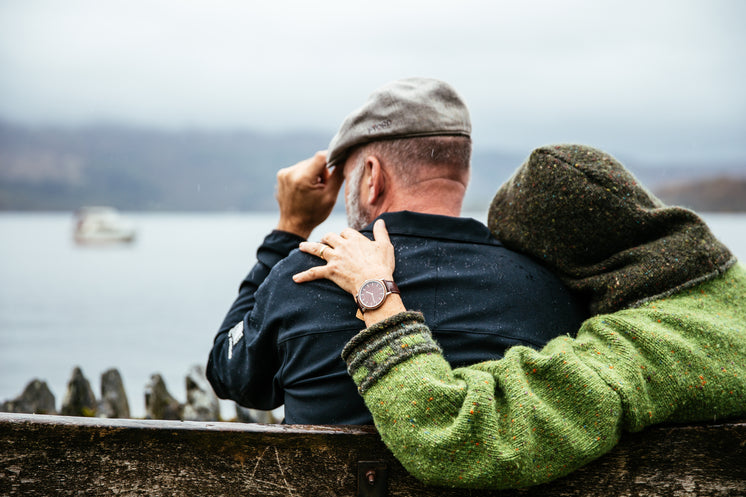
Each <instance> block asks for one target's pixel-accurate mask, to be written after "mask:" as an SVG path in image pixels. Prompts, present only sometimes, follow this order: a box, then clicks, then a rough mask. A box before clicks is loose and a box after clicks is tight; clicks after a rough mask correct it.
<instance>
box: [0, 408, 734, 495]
mask: <svg viewBox="0 0 746 497" xmlns="http://www.w3.org/2000/svg"><path fill="white" fill-rule="evenodd" d="M371 480H372V482H371ZM365 485H368V486H365ZM359 486H362V488H359ZM0 495H148V496H153V495H156V496H157V495H189V496H191V495H195V496H196V495H199V496H211V495H241V496H261V497H271V496H296V497H301V496H309V497H324V496H350V497H355V496H358V495H387V496H401V497H415V496H417V497H423V496H424V497H427V496H437V497H451V496H454V497H455V496H462V495H469V496H472V497H479V496H498V495H499V496H501V497H513V496H523V497H526V496H596V495H656V496H665V495H671V496H673V495H676V496H698V497H700V496H715V495H717V496H723V495H734V496H735V495H746V422H729V423H722V424H710V425H694V426H659V427H655V428H652V429H648V430H646V431H644V432H642V433H638V434H626V435H625V436H624V437H623V439H622V441H621V443H620V444H619V445H618V446H617V447H616V448H615V449H614V450H613V451H611V452H610V453H609V454H607V455H606V456H604V457H602V458H601V459H599V460H597V461H595V462H593V463H591V464H589V465H588V466H586V467H584V468H581V469H580V470H578V471H576V472H575V473H573V474H571V475H569V476H567V477H565V478H562V479H559V480H556V481H554V482H551V483H548V484H545V485H540V486H537V487H530V488H528V489H523V490H516V491H503V492H497V491H477V490H472V491H469V490H456V489H444V488H435V487H425V486H424V485H422V484H421V483H420V482H418V481H417V480H416V479H414V478H413V477H411V476H409V475H408V474H407V472H406V471H405V470H404V469H403V468H402V467H401V465H400V464H399V463H398V462H397V461H396V460H395V459H394V458H393V456H392V455H391V453H390V452H389V451H388V449H387V448H386V447H385V446H384V444H383V443H382V442H381V441H380V439H379V437H378V434H377V433H376V431H375V429H373V428H372V427H361V426H344V427H338V426H293V425H290V426H287V425H258V424H241V423H198V422H180V421H142V420H120V419H96V418H76V417H63V416H42V415H33V414H5V413H0Z"/></svg>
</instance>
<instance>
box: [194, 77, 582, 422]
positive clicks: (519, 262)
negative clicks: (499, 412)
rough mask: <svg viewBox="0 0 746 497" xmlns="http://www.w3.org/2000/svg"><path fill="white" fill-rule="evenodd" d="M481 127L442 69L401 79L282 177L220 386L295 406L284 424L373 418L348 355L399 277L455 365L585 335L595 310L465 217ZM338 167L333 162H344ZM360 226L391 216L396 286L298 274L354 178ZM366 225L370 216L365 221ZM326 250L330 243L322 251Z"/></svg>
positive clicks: (232, 394)
mask: <svg viewBox="0 0 746 497" xmlns="http://www.w3.org/2000/svg"><path fill="white" fill-rule="evenodd" d="M470 133H471V124H470V119H469V113H468V110H467V108H466V106H465V104H464V103H463V100H462V99H461V97H460V96H459V95H458V94H457V93H456V92H455V91H454V90H453V88H451V87H450V86H449V85H447V84H445V83H443V82H440V81H436V80H431V79H423V78H411V79H405V80H400V81H395V82H393V83H390V84H388V85H385V86H383V87H382V88H379V89H378V90H376V91H375V92H373V93H372V94H371V95H370V97H369V98H368V101H367V102H366V103H365V105H363V107H361V108H360V109H358V110H356V111H355V112H353V113H352V114H350V115H349V116H348V117H347V119H346V120H345V121H344V122H343V124H342V126H341V128H340V130H339V131H338V133H337V135H336V136H335V137H334V138H333V139H332V141H331V143H330V145H329V151H328V157H327V155H326V154H324V153H317V154H316V155H315V156H314V157H312V158H311V159H308V160H306V161H303V162H300V163H298V164H296V165H295V166H293V167H291V168H287V169H283V170H281V171H280V172H279V173H278V191H277V199H278V203H279V205H280V220H279V222H278V225H277V229H276V230H275V231H273V232H272V233H270V234H269V235H268V236H267V238H265V240H264V243H263V244H262V246H261V247H259V249H258V251H257V263H256V265H255V266H254V268H253V269H252V270H251V272H250V273H249V275H248V276H247V277H246V279H244V281H243V283H242V284H241V287H240V290H239V295H238V298H237V299H236V301H235V302H234V304H233V306H232V307H231V309H230V311H229V312H228V314H227V316H226V317H225V320H224V321H223V324H222V325H221V327H220V330H219V332H218V334H217V336H216V338H215V343H214V346H213V349H212V351H211V353H210V357H209V361H208V365H207V376H208V379H209V380H210V382H211V384H212V386H213V388H214V389H215V392H216V393H217V394H218V396H220V397H222V398H230V399H233V400H235V401H237V402H238V403H239V404H241V405H244V406H246V407H252V408H256V409H273V408H275V407H278V406H280V405H283V404H284V405H285V422H287V423H302V424H368V423H371V422H372V419H371V416H370V414H369V413H368V410H367V409H366V407H365V405H364V404H363V402H362V399H361V398H360V396H359V395H358V393H357V389H356V387H355V385H354V383H353V382H352V381H351V380H350V378H349V377H348V376H347V372H346V366H345V363H344V362H343V361H342V359H341V358H340V352H341V351H342V348H343V347H344V345H345V344H346V343H347V342H348V341H349V340H350V339H351V338H352V337H353V336H355V334H356V333H357V332H358V331H359V330H360V329H361V328H362V327H364V325H363V323H362V322H361V321H360V320H358V319H357V318H356V317H355V314H356V310H357V308H358V307H360V308H361V309H362V310H365V309H366V305H368V309H372V308H373V306H375V305H377V304H380V302H368V301H367V300H366V299H367V297H371V298H374V297H377V298H378V299H379V300H381V299H385V298H386V296H387V294H388V292H396V291H397V288H396V285H398V287H399V288H401V290H402V293H403V295H404V301H405V304H406V306H407V308H409V309H417V310H420V311H422V312H423V314H424V315H425V316H426V318H427V320H428V323H429V325H430V326H431V329H432V330H433V336H434V337H435V339H436V340H437V341H438V342H439V343H440V345H441V346H442V348H443V350H444V352H445V357H446V359H447V360H448V361H449V362H450V363H451V364H452V365H453V366H461V365H466V364H471V363H474V362H478V361H484V360H490V359H499V358H500V357H502V354H503V352H504V351H505V349H507V348H508V347H510V346H512V345H519V344H520V345H527V346H530V347H534V348H540V347H542V346H543V345H544V344H545V343H546V342H547V341H549V340H550V339H551V338H553V337H555V336H557V335H560V334H566V333H574V332H575V331H576V330H577V329H578V327H579V325H580V323H581V321H582V320H583V318H584V317H585V312H584V311H582V310H581V308H580V306H579V305H578V304H577V302H576V301H575V300H574V298H573V297H572V296H571V295H570V294H569V293H568V291H567V290H566V288H565V287H564V286H563V285H562V284H561V282H560V281H559V280H558V279H557V278H556V277H555V276H553V275H552V274H551V273H549V272H548V271H547V270H546V269H544V268H543V267H542V266H540V265H538V264H537V263H536V262H534V261H532V260H531V259H529V258H528V257H526V256H523V255H520V254H517V253H515V252H511V251H509V250H507V249H506V248H505V247H503V246H502V245H501V244H500V243H499V242H498V241H496V240H495V239H494V238H493V237H492V236H491V234H490V232H489V230H488V229H487V227H486V226H484V225H483V224H481V223H479V222H477V221H475V220H473V219H465V218H460V217H458V216H459V215H460V212H461V205H462V202H463V198H464V193H465V191H466V185H467V183H468V179H469V163H470V156H471V139H470ZM332 168H333V169H332ZM344 179H346V187H345V204H346V208H347V214H348V220H349V224H350V226H351V227H353V228H355V229H360V230H361V231H362V233H363V234H365V235H366V236H368V237H372V234H371V223H372V222H373V221H374V220H375V219H376V218H378V217H380V218H382V219H384V220H385V222H386V226H387V228H388V231H389V236H390V238H391V241H392V243H393V245H394V247H395V252H396V261H397V264H396V270H395V272H394V275H393V277H394V281H395V282H396V283H395V284H394V283H393V282H391V281H387V282H384V283H381V284H378V285H379V288H380V290H381V291H380V293H379V294H378V295H375V294H374V293H369V294H367V293H365V292H361V294H360V295H359V298H358V305H357V306H356V305H355V302H354V301H353V300H352V299H350V296H349V294H347V293H346V292H345V291H344V290H342V289H340V288H339V287H337V286H336V285H335V284H333V283H331V282H330V281H326V280H319V281H313V282H310V283H304V284H296V283H294V281H293V279H292V278H293V275H295V274H298V273H301V272H303V271H306V270H308V269H310V268H312V267H314V266H316V265H318V262H319V259H318V258H316V257H314V256H312V255H309V254H305V253H302V252H300V251H297V250H293V249H295V248H296V247H297V246H298V244H299V243H300V242H302V241H303V240H305V239H306V238H308V236H309V235H310V234H311V232H312V231H313V229H314V228H315V227H316V226H318V225H319V224H320V223H321V222H322V221H323V220H324V219H326V217H327V216H328V215H329V213H330V212H331V209H332V207H333V205H334V202H335V199H336V197H337V193H338V191H339V189H340V188H341V184H342V181H343V180H344ZM366 225H367V226H366ZM319 255H320V256H321V257H322V258H323V251H322V252H321V253H320V254H319Z"/></svg>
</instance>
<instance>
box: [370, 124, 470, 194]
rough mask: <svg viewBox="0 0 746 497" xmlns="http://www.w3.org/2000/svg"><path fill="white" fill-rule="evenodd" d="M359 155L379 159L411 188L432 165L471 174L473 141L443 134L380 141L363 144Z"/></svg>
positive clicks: (457, 172) (458, 172)
mask: <svg viewBox="0 0 746 497" xmlns="http://www.w3.org/2000/svg"><path fill="white" fill-rule="evenodd" d="M356 152H357V153H361V152H362V153H363V154H365V155H367V154H372V155H376V156H378V157H379V158H380V159H381V160H382V161H383V162H384V163H385V164H386V166H387V167H389V168H390V169H391V170H392V172H393V173H394V174H395V175H396V177H397V179H398V180H399V181H401V182H402V183H403V184H406V185H412V184H415V183H417V181H419V179H420V178H421V177H422V175H423V174H424V173H426V172H427V169H428V168H432V167H433V166H440V167H447V168H448V169H449V170H450V172H451V173H455V174H458V175H461V174H465V175H468V173H469V165H470V163H471V138H469V137H467V136H448V135H443V136H423V137H416V138H400V139H394V140H380V141H375V142H372V143H368V144H366V145H362V146H360V147H359V149H358V150H357V151H356ZM358 160H359V157H358Z"/></svg>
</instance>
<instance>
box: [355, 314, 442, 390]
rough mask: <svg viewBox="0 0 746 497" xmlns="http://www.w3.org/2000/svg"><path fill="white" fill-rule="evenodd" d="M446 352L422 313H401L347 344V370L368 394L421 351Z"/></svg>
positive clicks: (368, 329) (366, 330)
mask: <svg viewBox="0 0 746 497" xmlns="http://www.w3.org/2000/svg"><path fill="white" fill-rule="evenodd" d="M433 352H434V353H442V350H441V348H440V347H439V346H438V344H437V343H435V341H434V340H433V338H432V335H431V333H430V329H429V328H428V327H427V326H426V325H425V318H424V317H423V316H422V314H420V313H419V312H411V311H407V312H401V313H399V314H396V315H394V316H391V317H389V318H387V319H384V320H383V321H381V322H378V323H376V324H374V325H373V326H371V327H369V328H367V329H365V330H363V331H361V332H360V333H358V334H357V335H356V336H355V337H354V338H353V339H352V340H350V341H349V343H348V344H347V345H345V348H344V350H343V351H342V359H343V360H344V361H345V362H346V363H347V372H348V373H349V374H350V376H352V379H353V380H354V381H355V384H357V389H358V391H359V392H360V394H364V393H365V392H366V391H367V390H368V389H369V388H370V387H372V386H373V385H374V384H375V383H376V381H378V380H379V379H380V378H382V377H383V376H384V375H385V374H386V373H388V372H389V371H390V370H391V368H393V367H394V366H396V365H397V364H399V363H401V362H403V361H405V360H407V359H409V358H410V357H414V356H415V355H418V354H430V353H433Z"/></svg>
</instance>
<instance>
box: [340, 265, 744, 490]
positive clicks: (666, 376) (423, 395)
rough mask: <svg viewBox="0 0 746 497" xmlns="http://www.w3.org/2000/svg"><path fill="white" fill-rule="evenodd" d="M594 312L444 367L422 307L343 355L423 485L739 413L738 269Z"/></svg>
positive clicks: (501, 479)
mask: <svg viewBox="0 0 746 497" xmlns="http://www.w3.org/2000/svg"><path fill="white" fill-rule="evenodd" d="M729 274H730V275H731V278H730V279H728V278H725V279H724V280H723V281H720V280H718V281H717V282H712V283H707V284H703V285H700V286H699V287H696V288H694V289H691V290H689V291H687V292H684V294H683V295H680V296H677V297H676V298H671V299H667V300H665V301H655V302H652V303H650V304H646V305H645V306H642V307H641V308H638V309H628V310H625V311H619V312H617V313H614V314H607V315H600V316H596V317H593V318H591V319H589V320H587V321H586V322H585V323H583V325H582V327H581V329H580V330H579V332H578V335H577V337H576V338H575V339H573V338H570V337H567V336H563V337H558V338H555V339H554V340H552V341H550V342H549V343H548V344H547V345H546V346H545V347H544V348H543V349H542V350H541V351H536V350H533V349H530V348H526V347H513V348H511V349H509V350H508V351H507V353H506V354H505V357H504V358H503V359H501V360H497V361H490V362H484V363H480V364H476V365H474V366H470V367H466V368H459V369H452V368H451V367H450V366H449V364H448V363H447V362H446V361H445V359H444V358H443V356H442V354H441V353H440V352H439V349H438V347H437V344H436V343H435V342H434V341H433V339H432V337H431V336H430V332H429V330H428V329H427V327H426V326H425V324H424V319H423V317H422V315H420V314H417V313H411V312H407V313H402V314H398V315H396V316H394V317H392V318H390V319H389V320H387V321H384V322H381V323H379V324H377V325H374V326H372V327H371V328H369V329H367V330H364V331H363V332H361V334H359V335H358V336H357V337H356V338H355V339H353V340H352V341H351V342H350V343H349V344H348V345H347V347H346V348H345V350H344V352H343V358H344V359H345V360H346V362H347V364H348V370H349V372H350V374H351V375H352V378H353V379H354V381H355V382H356V384H357V385H358V389H359V391H360V392H361V394H362V395H363V398H364V400H365V403H366V405H367V406H368V409H370V411H371V413H372V415H373V418H374V421H375V423H376V426H377V428H378V430H379V432H380V434H381V437H382V439H383V441H384V442H385V443H386V445H387V446H388V447H389V448H390V449H391V451H392V452H393V453H394V455H395V456H396V457H397V459H399V461H400V462H401V463H402V465H403V466H404V467H405V468H406V469H407V470H408V471H409V472H410V473H412V474H413V475H414V476H415V477H417V478H419V479H420V480H422V481H423V482H425V483H428V484H435V485H445V486H459V487H468V488H495V489H502V488H517V487H524V486H529V485H535V484H539V483H544V482H547V481H551V480H553V479H555V478H558V477H560V476H563V475H565V474H567V473H570V472H571V471H573V470H575V469H577V468H579V467H581V466H583V465H584V464H586V463H588V462H589V461H591V460H593V459H596V458H598V457H600V456H601V455H603V454H604V453H606V452H607V451H609V450H610V449H611V448H612V447H613V446H614V445H615V444H616V443H617V442H618V440H619V438H620V436H621V434H622V432H623V431H624V430H629V431H637V430H641V429H643V428H644V427H646V426H649V425H651V424H654V423H658V422H663V421H700V420H705V419H713V418H715V417H718V418H720V417H724V416H729V415H738V414H745V413H746V402H744V400H745V399H746V330H745V329H744V327H745V325H746V305H744V304H746V302H744V299H746V292H744V289H745V288H746V279H744V277H743V271H742V270H741V271H740V273H738V274H737V275H736V277H733V275H734V274H735V273H734V272H733V271H731V272H729Z"/></svg>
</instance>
